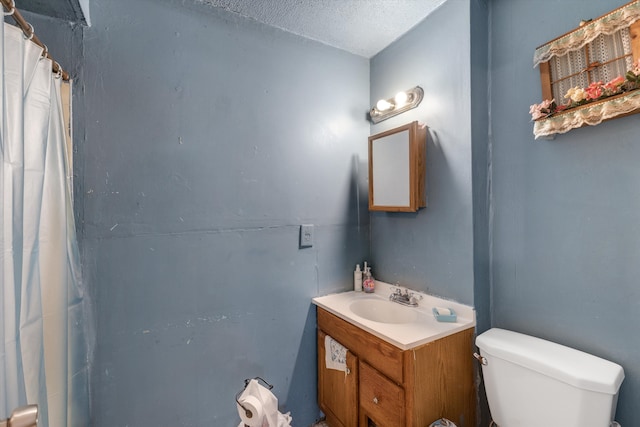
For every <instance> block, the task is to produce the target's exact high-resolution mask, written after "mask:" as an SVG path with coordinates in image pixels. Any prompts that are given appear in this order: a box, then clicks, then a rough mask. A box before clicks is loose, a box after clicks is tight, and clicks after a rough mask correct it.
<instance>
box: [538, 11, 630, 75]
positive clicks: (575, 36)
mask: <svg viewBox="0 0 640 427" xmlns="http://www.w3.org/2000/svg"><path fill="white" fill-rule="evenodd" d="M638 20H640V0H636V1H633V2H631V3H627V4H626V5H624V6H622V7H620V8H618V9H616V10H614V11H612V12H609V13H608V14H606V15H604V16H601V17H600V18H598V19H595V20H593V21H589V22H587V23H585V24H584V25H583V26H581V27H580V28H577V29H575V30H573V31H571V32H569V33H567V34H565V35H563V36H560V37H558V38H557V39H555V40H552V41H550V42H549V43H547V44H544V45H542V46H540V47H539V48H537V49H536V51H535V53H534V55H533V66H534V67H536V66H538V65H540V63H541V62H547V61H549V60H550V59H551V58H552V57H554V56H564V55H566V54H567V53H569V52H573V51H576V50H578V49H582V48H583V47H585V46H586V45H587V44H588V43H591V42H592V41H593V40H594V39H596V38H597V37H598V36H600V35H602V34H606V35H612V34H615V33H617V32H618V31H620V30H622V29H625V28H629V27H630V26H631V24H633V23H634V22H636V21H638Z"/></svg>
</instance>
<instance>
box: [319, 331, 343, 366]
mask: <svg viewBox="0 0 640 427" xmlns="http://www.w3.org/2000/svg"><path fill="white" fill-rule="evenodd" d="M324 353H325V357H324V359H325V365H326V366H327V369H335V370H337V371H342V372H347V349H346V348H345V347H343V346H342V344H340V343H339V342H338V341H336V340H334V339H333V338H331V337H330V336H329V335H326V336H325V337H324Z"/></svg>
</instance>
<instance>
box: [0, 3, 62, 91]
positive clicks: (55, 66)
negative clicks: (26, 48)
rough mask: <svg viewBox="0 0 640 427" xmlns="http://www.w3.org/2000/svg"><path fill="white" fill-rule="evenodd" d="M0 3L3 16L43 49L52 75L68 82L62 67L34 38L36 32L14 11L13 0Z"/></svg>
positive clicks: (35, 37) (16, 10)
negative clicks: (9, 19) (7, 17)
mask: <svg viewBox="0 0 640 427" xmlns="http://www.w3.org/2000/svg"><path fill="white" fill-rule="evenodd" d="M0 2H2V5H3V6H4V8H5V9H7V12H5V16H7V15H11V17H12V18H13V20H14V21H16V24H18V25H19V26H20V28H21V29H22V32H23V33H24V35H25V36H26V37H27V38H28V39H31V41H32V42H34V43H35V44H37V45H38V46H40V47H41V48H43V49H44V50H45V56H46V57H47V58H49V59H50V60H51V61H53V67H52V68H53V70H52V71H53V72H54V73H60V75H61V77H62V79H63V80H65V81H69V74H68V73H67V72H66V71H64V70H63V69H62V67H61V66H60V64H58V63H57V62H56V61H55V59H53V57H52V56H51V54H49V49H48V48H47V46H46V45H45V44H44V43H42V42H41V41H40V39H39V38H38V36H36V32H35V30H34V29H33V25H31V24H29V23H28V22H27V21H26V20H25V19H24V18H23V17H22V15H21V14H20V11H18V9H16V4H15V0H0Z"/></svg>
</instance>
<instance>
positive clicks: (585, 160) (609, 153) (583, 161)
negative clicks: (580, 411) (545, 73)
mask: <svg viewBox="0 0 640 427" xmlns="http://www.w3.org/2000/svg"><path fill="white" fill-rule="evenodd" d="M624 3H626V1H624V0H616V1H611V0H606V1H605V0H592V1H584V0H564V1H555V2H545V3H544V4H545V5H548V6H549V7H541V6H540V3H539V2H532V1H529V0H494V1H493V2H492V3H491V40H492V56H491V81H492V85H491V87H492V90H491V112H492V120H491V126H492V135H493V138H492V145H493V155H492V163H493V199H492V206H493V209H494V220H493V233H492V236H493V265H492V268H493V325H494V326H498V327H504V328H510V329H514V330H517V331H521V332H524V333H529V334H533V335H536V336H540V337H543V338H547V339H551V340H553V341H557V342H561V343H564V344H567V345H570V346H573V347H576V348H579V349H582V350H584V351H587V352H590V353H593V354H596V355H598V356H601V357H604V358H606V359H610V360H612V361H615V362H618V363H620V364H621V365H622V366H623V367H624V368H625V372H626V375H627V378H626V379H625V381H624V383H623V385H622V389H621V393H620V400H619V404H618V416H617V419H618V421H619V422H620V423H621V424H622V425H623V426H637V425H640V413H638V409H637V402H638V401H640V365H639V364H638V360H639V356H640V338H638V337H639V336H640V335H638V331H637V327H636V325H637V322H636V321H635V320H634V319H635V318H636V317H637V313H638V307H639V306H640V287H638V277H640V262H638V260H639V259H640V227H639V226H638V224H639V222H638V212H639V211H640V190H639V188H640V187H639V186H638V183H639V182H640V168H638V162H639V161H640V144H639V143H638V142H639V141H638V130H639V129H640V116H630V117H626V118H622V119H616V120H613V121H610V122H607V123H603V124H601V125H599V126H596V127H586V128H581V129H577V130H573V131H571V132H569V133H568V134H565V135H562V136H558V137H557V138H556V139H555V140H553V141H546V140H538V141H535V140H534V138H533V135H532V128H533V127H532V123H531V122H530V121H529V120H530V116H529V115H528V110H529V105H531V104H533V103H538V102H540V96H541V95H540V87H539V73H538V69H537V68H536V69H534V68H532V58H533V51H534V49H535V48H536V47H537V46H539V45H541V44H544V43H545V42H547V41H548V40H551V39H552V38H554V37H556V36H558V35H561V34H564V33H565V32H566V31H569V30H571V29H573V28H575V27H576V25H577V24H578V21H579V20H580V19H588V18H595V17H598V16H600V15H602V14H603V13H606V12H608V11H609V10H611V9H613V8H615V7H617V6H620V5H622V4H624Z"/></svg>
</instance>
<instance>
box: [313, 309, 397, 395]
mask: <svg viewBox="0 0 640 427" xmlns="http://www.w3.org/2000/svg"><path fill="white" fill-rule="evenodd" d="M317 313H318V328H319V329H321V330H323V331H324V332H326V333H327V334H329V335H330V336H331V337H333V338H334V339H335V340H336V341H338V342H339V343H340V344H342V345H343V346H345V347H347V348H348V349H349V350H350V351H352V352H354V353H355V354H356V355H357V356H358V358H359V359H360V360H364V361H365V362H367V363H368V364H370V365H371V366H373V367H374V368H376V369H377V370H378V371H380V372H382V373H383V374H385V375H386V376H387V377H389V378H391V379H392V380H393V381H395V382H396V383H397V384H402V383H403V381H404V377H403V369H402V367H403V363H402V354H403V351H402V350H400V349H399V348H398V347H395V346H393V345H391V344H389V343H388V342H386V341H383V340H382V339H380V338H378V337H376V336H374V335H372V334H370V333H369V332H367V331H365V330H362V329H360V328H358V327H356V326H354V325H352V324H351V323H349V322H347V321H345V320H342V319H341V318H339V317H338V316H335V315H333V314H331V313H329V312H328V311H326V310H324V309H322V308H320V307H318V311H317Z"/></svg>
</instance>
